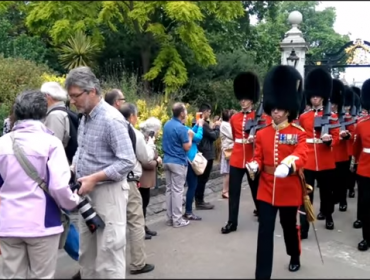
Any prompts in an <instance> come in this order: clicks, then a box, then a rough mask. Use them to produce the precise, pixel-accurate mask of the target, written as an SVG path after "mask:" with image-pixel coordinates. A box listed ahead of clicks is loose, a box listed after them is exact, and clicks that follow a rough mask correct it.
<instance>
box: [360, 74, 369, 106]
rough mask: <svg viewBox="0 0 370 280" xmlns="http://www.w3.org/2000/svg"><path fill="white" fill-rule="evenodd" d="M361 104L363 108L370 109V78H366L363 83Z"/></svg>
mask: <svg viewBox="0 0 370 280" xmlns="http://www.w3.org/2000/svg"><path fill="white" fill-rule="evenodd" d="M361 104H362V108H363V109H365V110H367V111H369V110H370V79H368V80H366V81H365V82H364V84H363V85H362V89H361Z"/></svg>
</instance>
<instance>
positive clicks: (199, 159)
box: [188, 152, 207, 175]
mask: <svg viewBox="0 0 370 280" xmlns="http://www.w3.org/2000/svg"><path fill="white" fill-rule="evenodd" d="M188 160H189V163H190V165H191V167H192V168H193V170H194V173H195V174H196V175H202V174H203V173H204V170H205V169H206V166H207V160H206V158H205V157H204V156H203V155H202V153H200V152H197V154H196V155H195V157H194V159H193V161H190V159H188Z"/></svg>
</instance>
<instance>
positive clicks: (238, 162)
mask: <svg viewBox="0 0 370 280" xmlns="http://www.w3.org/2000/svg"><path fill="white" fill-rule="evenodd" d="M254 117H255V112H254V111H252V112H249V113H243V112H239V113H237V114H234V115H233V116H232V117H231V119H230V121H229V123H230V126H231V130H232V133H233V138H234V147H233V151H232V153H231V157H230V166H233V167H237V168H245V164H246V163H247V162H249V161H250V160H251V159H252V157H253V143H247V139H248V137H249V133H246V132H244V127H245V124H246V123H247V122H248V120H254ZM268 121H271V117H269V116H267V115H266V114H263V115H262V118H261V121H260V122H259V123H258V124H259V125H261V124H266V122H268Z"/></svg>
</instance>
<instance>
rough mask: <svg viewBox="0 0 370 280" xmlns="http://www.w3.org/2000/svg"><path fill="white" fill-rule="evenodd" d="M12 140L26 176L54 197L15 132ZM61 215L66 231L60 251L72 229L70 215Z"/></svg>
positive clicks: (61, 213) (60, 242)
mask: <svg viewBox="0 0 370 280" xmlns="http://www.w3.org/2000/svg"><path fill="white" fill-rule="evenodd" d="M10 138H11V139H12V142H13V150H14V155H15V157H16V158H17V160H18V162H19V164H20V165H21V166H22V168H23V170H24V171H25V172H26V174H27V175H28V176H29V177H30V178H31V179H32V180H34V181H35V182H36V183H37V185H38V186H39V187H40V188H41V189H42V190H43V191H44V192H45V193H46V194H47V195H49V196H50V197H52V196H51V195H50V193H49V190H48V187H47V184H46V183H45V181H44V180H43V179H41V178H40V176H39V175H38V173H37V171H36V168H35V167H34V166H33V165H32V163H31V162H30V161H29V159H28V158H27V156H26V155H25V152H24V150H23V149H22V148H21V147H20V146H19V145H18V143H17V142H16V141H15V138H14V132H12V133H11V134H10ZM60 215H61V222H62V224H63V228H64V231H63V232H62V234H61V236H60V241H59V249H63V248H64V245H65V243H66V240H67V236H68V233H69V228H70V219H69V217H68V215H67V214H66V213H65V212H64V211H63V210H62V209H60Z"/></svg>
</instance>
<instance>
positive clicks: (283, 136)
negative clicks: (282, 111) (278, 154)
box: [281, 134, 286, 144]
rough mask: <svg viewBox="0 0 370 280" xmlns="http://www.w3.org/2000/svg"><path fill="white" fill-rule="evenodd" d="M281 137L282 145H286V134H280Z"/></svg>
mask: <svg viewBox="0 0 370 280" xmlns="http://www.w3.org/2000/svg"><path fill="white" fill-rule="evenodd" d="M281 136H282V139H281V142H282V144H286V134H281Z"/></svg>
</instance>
